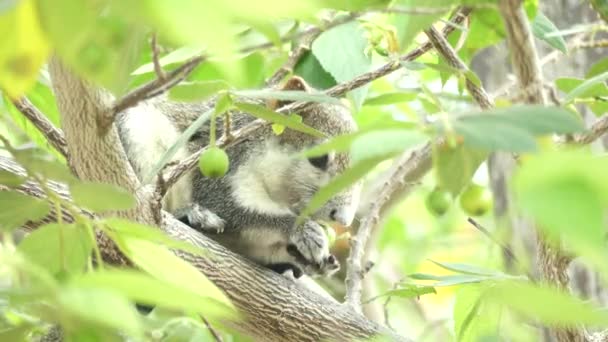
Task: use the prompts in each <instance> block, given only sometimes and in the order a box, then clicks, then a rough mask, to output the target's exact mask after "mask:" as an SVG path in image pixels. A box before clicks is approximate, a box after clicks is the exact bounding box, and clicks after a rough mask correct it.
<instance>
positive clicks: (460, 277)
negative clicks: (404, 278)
mask: <svg viewBox="0 0 608 342" xmlns="http://www.w3.org/2000/svg"><path fill="white" fill-rule="evenodd" d="M408 277H410V278H412V279H416V280H435V282H434V283H431V284H429V285H430V286H434V287H441V286H454V285H462V284H471V283H480V282H483V281H488V280H494V279H496V278H497V277H495V276H487V275H478V274H457V275H447V276H435V275H431V274H424V273H414V274H411V275H409V276H408Z"/></svg>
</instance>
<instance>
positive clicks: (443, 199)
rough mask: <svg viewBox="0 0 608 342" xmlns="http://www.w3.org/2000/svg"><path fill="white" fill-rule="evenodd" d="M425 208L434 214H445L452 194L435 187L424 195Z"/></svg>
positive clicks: (450, 203) (450, 202)
mask: <svg viewBox="0 0 608 342" xmlns="http://www.w3.org/2000/svg"><path fill="white" fill-rule="evenodd" d="M425 204H426V208H427V209H428V210H429V211H430V212H431V213H433V215H435V216H442V215H443V214H445V213H446V212H447V211H448V210H449V209H450V206H451V205H452V195H451V194H450V193H449V192H448V191H445V190H441V189H439V188H435V190H433V191H432V192H431V193H430V194H429V195H428V196H427V197H426V201H425Z"/></svg>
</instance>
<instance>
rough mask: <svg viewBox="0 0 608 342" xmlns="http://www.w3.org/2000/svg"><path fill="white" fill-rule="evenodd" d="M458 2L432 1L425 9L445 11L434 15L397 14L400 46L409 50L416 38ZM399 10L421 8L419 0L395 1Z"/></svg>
mask: <svg viewBox="0 0 608 342" xmlns="http://www.w3.org/2000/svg"><path fill="white" fill-rule="evenodd" d="M456 2H457V1H454V0H430V1H426V2H425V3H424V7H425V8H429V9H434V8H437V9H444V10H443V11H438V12H437V13H433V14H401V13H399V14H395V15H394V25H395V28H396V29H397V37H398V38H399V46H401V47H402V48H407V47H408V46H410V45H411V44H412V43H413V42H414V38H415V37H416V36H417V35H418V34H419V33H420V32H422V31H423V30H426V29H428V28H429V27H430V26H431V24H433V23H434V22H435V21H437V19H439V18H441V17H442V16H443V15H444V14H445V13H447V12H448V11H449V8H450V6H451V5H453V4H455V3H456ZM395 6H396V7H397V8H416V7H419V6H420V2H419V1H417V0H398V1H395Z"/></svg>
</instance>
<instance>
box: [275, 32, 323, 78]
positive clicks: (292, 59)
mask: <svg viewBox="0 0 608 342" xmlns="http://www.w3.org/2000/svg"><path fill="white" fill-rule="evenodd" d="M320 34H321V31H315V32H313V33H311V34H309V35H307V36H304V37H303V38H302V42H300V43H299V44H298V45H297V46H296V47H295V48H294V49H293V50H292V51H291V52H290V54H289V58H288V59H287V61H286V62H285V63H284V64H283V66H281V67H280V68H279V70H277V71H276V72H275V73H274V74H273V75H272V76H271V77H270V78H269V79H268V81H266V86H274V85H276V84H278V83H279V82H280V81H281V80H282V79H283V78H285V76H287V75H288V74H289V73H291V72H293V69H294V68H295V67H296V64H298V62H299V61H300V59H301V58H302V57H304V54H306V52H308V51H310V46H311V44H312V42H313V41H314V40H315V39H316V38H317V37H318V36H319V35H320Z"/></svg>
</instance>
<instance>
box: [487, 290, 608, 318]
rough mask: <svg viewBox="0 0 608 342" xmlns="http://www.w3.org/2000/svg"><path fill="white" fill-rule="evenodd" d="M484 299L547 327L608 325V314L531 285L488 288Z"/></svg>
mask: <svg viewBox="0 0 608 342" xmlns="http://www.w3.org/2000/svg"><path fill="white" fill-rule="evenodd" d="M484 300H486V301H491V302H494V303H497V304H501V305H504V306H506V307H508V308H510V309H512V310H514V311H516V312H518V313H519V314H522V315H525V316H527V317H529V318H532V319H538V320H540V321H541V322H543V323H545V324H550V325H559V326H574V325H579V324H584V325H590V326H606V325H607V324H608V311H607V310H606V309H604V308H597V307H594V306H593V305H591V304H590V303H588V302H583V301H581V300H579V299H577V298H574V297H572V296H571V295H569V294H567V293H564V292H562V291H559V290H557V289H555V288H549V287H541V286H536V285H533V284H531V283H528V282H521V281H506V282H499V283H497V284H495V285H494V286H491V287H488V289H487V290H486V292H485V294H484Z"/></svg>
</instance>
